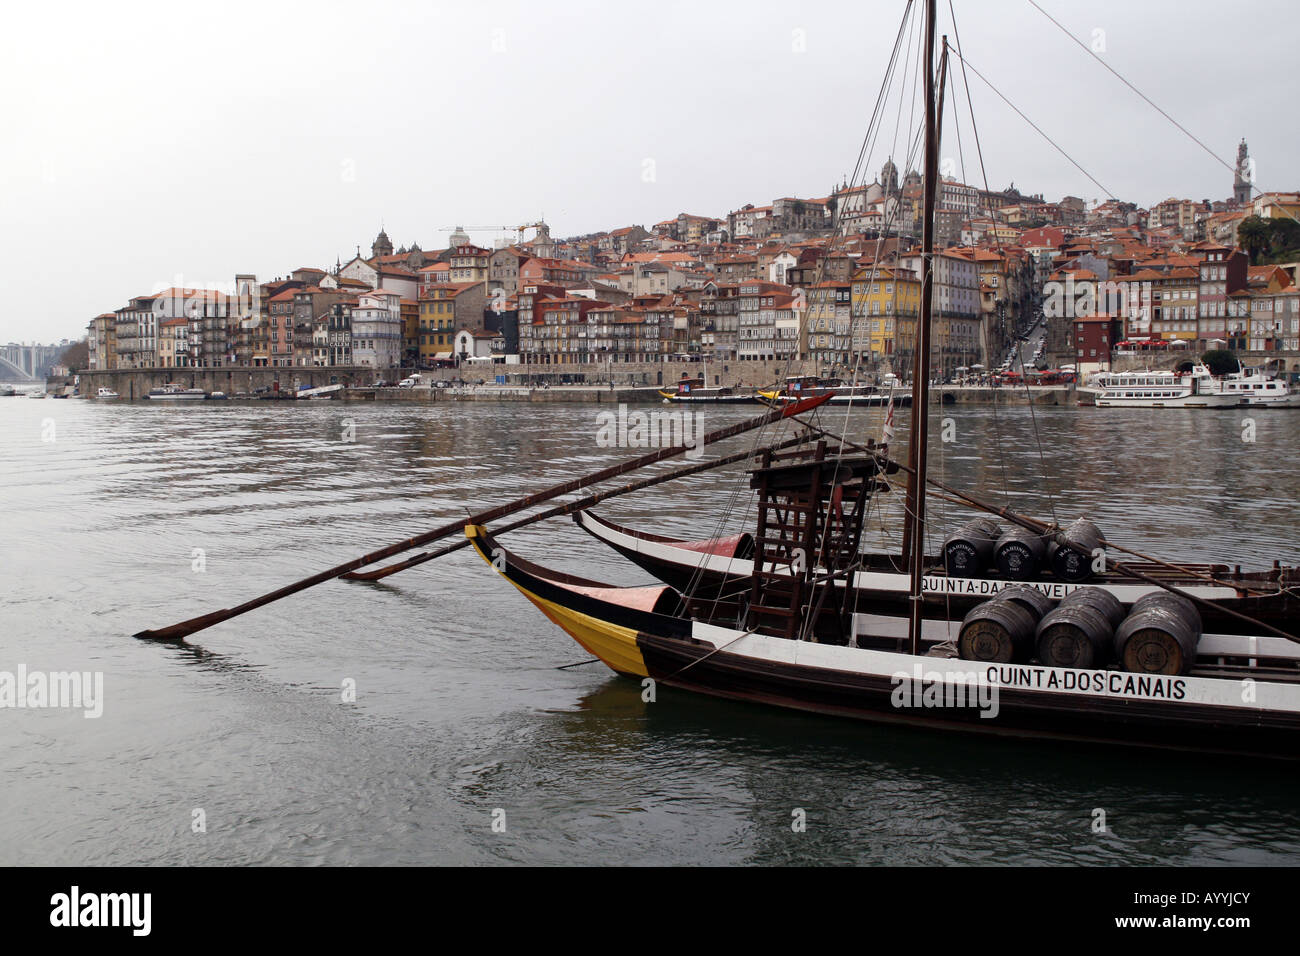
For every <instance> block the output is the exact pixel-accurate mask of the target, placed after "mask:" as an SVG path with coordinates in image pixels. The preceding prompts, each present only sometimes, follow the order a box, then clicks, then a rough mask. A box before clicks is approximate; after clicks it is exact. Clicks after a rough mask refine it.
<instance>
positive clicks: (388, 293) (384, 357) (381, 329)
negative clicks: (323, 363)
mask: <svg viewBox="0 0 1300 956" xmlns="http://www.w3.org/2000/svg"><path fill="white" fill-rule="evenodd" d="M352 361H353V362H354V363H356V364H357V365H368V366H370V367H371V368H396V367H397V366H399V365H400V364H401V361H402V297H401V295H400V294H399V293H397V292H395V291H393V290H391V289H375V290H374V291H373V292H365V293H362V294H361V295H360V296H358V297H357V304H356V305H355V306H353V308H352Z"/></svg>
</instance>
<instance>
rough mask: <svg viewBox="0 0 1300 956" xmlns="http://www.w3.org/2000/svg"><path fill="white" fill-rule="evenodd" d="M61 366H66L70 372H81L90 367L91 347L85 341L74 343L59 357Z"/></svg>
mask: <svg viewBox="0 0 1300 956" xmlns="http://www.w3.org/2000/svg"><path fill="white" fill-rule="evenodd" d="M59 364H60V365H63V366H65V367H66V368H67V369H68V371H69V372H73V373H75V372H80V371H81V370H82V369H84V368H87V367H88V366H89V365H90V345H89V344H88V343H87V342H86V340H85V339H82V340H80V341H79V342H73V343H72V344H71V345H69V346H68V347H67V348H66V349H64V350H63V354H62V355H60V356H59Z"/></svg>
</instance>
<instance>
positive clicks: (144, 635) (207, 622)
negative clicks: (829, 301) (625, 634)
mask: <svg viewBox="0 0 1300 956" xmlns="http://www.w3.org/2000/svg"><path fill="white" fill-rule="evenodd" d="M828 398H830V396H829V395H818V396H815V397H813V398H809V399H805V400H804V401H802V402H798V403H796V404H794V405H791V406H789V407H788V408H785V409H777V410H774V411H771V412H768V413H767V414H766V415H759V416H757V417H756V418H751V419H749V420H748V421H744V422H740V423H738V424H736V425H731V426H728V427H727V428H720V429H718V430H717V431H713V432H710V433H709V434H707V435H705V436H704V437H703V438H701V439H700V440H699V442H697V443H693V444H691V445H673V446H671V447H669V448H661V449H660V450H659V451H654V452H650V453H649V454H646V455H642V456H641V457H640V458H633V459H631V460H630V461H625V462H623V463H621V464H618V465H611V466H610V467H608V468H603V469H601V470H600V471H597V472H594V473H593V474H590V475H585V476H583V477H580V478H574V479H572V480H570V481H566V482H563V483H561V484H558V485H554V486H552V487H550V488H547V489H545V490H544V491H539V492H536V493H534V494H531V495H528V496H526V497H524V498H518V499H516V500H515V501H511V502H508V503H507V504H503V505H498V506H497V507H495V508H489V509H488V510H487V511H481V512H479V513H478V514H474V515H466V516H465V517H464V518H459V519H457V520H456V521H453V522H450V523H448V524H444V525H442V526H441V527H438V528H434V529H433V530H431V531H426V532H424V533H423V534H418V535H416V536H415V537H413V538H407V539H406V540H405V541H398V542H397V543H396V544H390V545H388V546H387V547H384V548H380V549H379V550H378V551H372V552H370V553H369V554H364V555H362V556H361V557H359V558H353V559H352V560H351V561H348V562H346V563H344V564H340V565H337V566H335V567H332V568H329V569H327V570H325V571H321V572H319V573H317V574H313V575H311V576H310V577H306V578H303V579H302V580H301V581H295V582H294V583H293V584H287V585H285V586H284V587H282V588H277V589H276V590H274V591H271V592H269V593H267V594H263V595H261V596H260V597H256V598H253V599H252V600H251V601H245V602H244V603H243V604H240V605H238V606H236V607H231V608H224V609H222V610H220V611H212V612H210V613H208V614H203V615H201V616H199V617H194V618H190V619H189V620H187V621H180V622H179V623H176V624H172V625H169V626H167V627H161V628H157V629H155V630H147V631H140V632H138V633H137V634H135V635H134V636H135V637H138V638H141V639H143V640H155V641H175V640H181V639H183V638H185V637H188V636H189V635H191V634H194V633H195V632H197V631H201V630H203V629H204V628H207V627H212V626H213V625H214V624H220V623H221V622H223V621H229V620H230V619H231V618H234V617H239V615H241V614H247V613H248V612H249V611H254V610H256V609H257V608H259V607H265V606H266V605H268V604H271V603H273V602H275V601H278V600H280V599H281V598H286V597H288V596H289V595H290V594H297V593H298V592H299V591H305V590H306V589H307V588H310V587H315V586H316V585H317V584H324V583H325V582H326V581H332V580H334V579H335V578H337V577H339V576H341V575H344V574H347V573H348V572H349V571H355V570H357V568H363V567H365V566H366V565H367V564H374V563H376V562H378V561H383V560H384V559H385V558H391V557H393V555H396V554H401V553H402V552H403V551H410V550H411V549H412V548H418V547H420V546H421V545H425V544H429V543H430V542H433V541H437V540H438V539H440V538H446V537H449V536H450V535H453V534H456V533H457V532H458V531H460V530H461V529H462V528H464V527H465V526H466V525H468V524H487V523H489V522H491V521H496V520H497V519H499V518H504V517H505V516H506V515H508V514H512V513H514V512H516V511H522V510H523V509H525V508H531V507H533V506H534V505H539V504H541V503H542V502H544V501H550V500H551V499H552V498H558V497H560V496H561V495H567V494H568V493H569V492H572V491H577V490H579V489H580V488H586V487H587V486H588V485H595V484H599V483H600V482H602V481H609V480H610V479H611V478H617V477H618V476H619V475H623V474H626V473H627V472H629V471H635V470H636V469H638V468H644V467H645V466H646V465H653V464H654V463H655V462H658V461H663V460H664V459H666V458H672V457H674V456H676V455H681V454H684V453H685V452H687V451H691V450H692V449H694V448H698V447H702V446H703V445H709V444H712V443H713V442H717V441H722V440H723V439H726V438H731V437H732V436H733V435H740V434H743V433H744V432H747V431H752V430H753V429H755V428H762V427H763V426H764V425H769V424H771V423H772V422H776V421H780V420H781V419H783V418H790V417H791V416H793V415H798V414H800V413H802V412H807V411H811V410H812V409H814V408H816V407H817V406H818V405H821V404H822V403H823V402H825V401H826V400H827V399H828Z"/></svg>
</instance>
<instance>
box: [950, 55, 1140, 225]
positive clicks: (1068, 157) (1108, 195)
mask: <svg viewBox="0 0 1300 956" xmlns="http://www.w3.org/2000/svg"><path fill="white" fill-rule="evenodd" d="M954 53H955V54H956V56H957V59H958V60H960V61H961V62H963V63H965V64H967V65H968V66H970V71H971V72H972V73H974V74H975V75H976V76H978V77H979V78H980V79H981V80H983V81H984V85H985V86H987V87H988V88H989V89H990V90H992V91H993V92H994V93H995V94H996V95H997V97H998V99H1000V100H1002V102H1003V103H1006V104H1007V106H1009V107H1011V109H1013V110H1014V111H1015V112H1016V114H1017V115H1018V116H1019V117H1020V118H1021V119H1022V120H1024V121H1025V122H1026V123H1028V124H1029V125H1030V126H1031V127H1033V129H1034V131H1035V132H1036V133H1038V135H1039V136H1041V137H1043V139H1045V140H1047V142H1048V143H1050V144H1051V146H1052V148H1053V149H1055V150H1056V151H1057V152H1058V153H1060V154H1061V155H1062V156H1064V157H1065V158H1066V160H1068V161H1069V163H1070V165H1071V166H1073V167H1074V168H1075V169H1077V170H1078V171H1079V172H1081V173H1083V174H1084V175H1085V176H1087V177H1088V178H1089V179H1090V180H1092V183H1093V185H1095V186H1096V187H1097V188H1098V189H1100V190H1101V191H1102V192H1103V193H1105V194H1106V198H1108V199H1115V198H1116V197H1115V194H1114V193H1112V192H1111V191H1110V190H1109V189H1107V188H1106V187H1105V186H1103V185H1102V184H1101V183H1099V182H1098V181H1097V178H1096V177H1095V176H1093V175H1092V173H1090V172H1088V171H1087V170H1086V169H1084V168H1083V167H1082V166H1081V165H1079V163H1078V162H1077V161H1076V160H1075V159H1074V157H1073V156H1071V155H1070V154H1069V153H1067V152H1066V151H1065V150H1064V149H1063V148H1062V147H1061V145H1060V144H1059V143H1057V142H1056V140H1054V139H1052V137H1050V136H1048V135H1047V133H1045V132H1043V129H1042V127H1040V126H1039V125H1038V124H1037V123H1035V122H1034V121H1033V120H1031V119H1030V118H1029V117H1028V116H1026V115H1025V114H1024V112H1023V111H1021V109H1020V107H1018V106H1016V104H1014V103H1012V102H1011V101H1010V100H1009V99H1007V97H1006V95H1005V94H1004V93H1003V92H1002V91H1001V90H999V89H998V88H997V87H996V86H994V85H993V83H992V82H991V81H990V80H989V79H988V77H986V76H985V75H984V74H983V73H981V72H980V71H979V70H978V69H976V67H975V64H974V63H971V62H970V60H968V59H967V58H966V57H965V56H964V55H962V54H961V53H960V52H958V51H954ZM1116 202H1118V200H1117V199H1116Z"/></svg>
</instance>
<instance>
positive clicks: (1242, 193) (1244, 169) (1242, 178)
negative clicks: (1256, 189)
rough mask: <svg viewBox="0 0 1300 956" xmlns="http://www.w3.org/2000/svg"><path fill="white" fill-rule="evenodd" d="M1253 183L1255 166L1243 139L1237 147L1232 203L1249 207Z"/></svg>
mask: <svg viewBox="0 0 1300 956" xmlns="http://www.w3.org/2000/svg"><path fill="white" fill-rule="evenodd" d="M1254 183H1255V164H1254V162H1253V161H1252V160H1251V158H1250V150H1248V149H1247V148H1246V140H1245V138H1244V137H1243V138H1242V140H1241V143H1240V144H1239V145H1238V146H1237V172H1236V174H1235V175H1234V176H1233V177H1232V201H1233V202H1235V203H1236V204H1237V205H1238V206H1248V205H1250V193H1251V187H1252V186H1253V185H1254Z"/></svg>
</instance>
